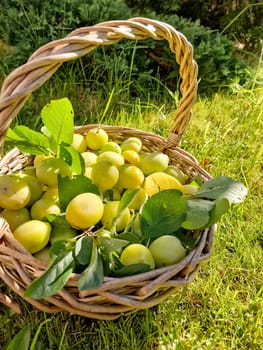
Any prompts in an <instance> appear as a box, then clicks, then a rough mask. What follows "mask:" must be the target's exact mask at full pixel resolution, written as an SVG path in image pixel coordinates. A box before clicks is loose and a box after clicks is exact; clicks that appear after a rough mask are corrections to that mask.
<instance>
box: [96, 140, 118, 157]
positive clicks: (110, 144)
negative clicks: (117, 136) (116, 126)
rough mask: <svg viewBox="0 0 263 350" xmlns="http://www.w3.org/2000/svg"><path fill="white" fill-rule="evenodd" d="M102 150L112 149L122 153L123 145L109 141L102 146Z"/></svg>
mask: <svg viewBox="0 0 263 350" xmlns="http://www.w3.org/2000/svg"><path fill="white" fill-rule="evenodd" d="M100 151H101V152H106V151H112V152H116V153H119V154H121V147H120V146H119V145H118V144H117V142H114V141H108V142H107V143H105V144H104V145H103V146H102V147H101V150H100Z"/></svg>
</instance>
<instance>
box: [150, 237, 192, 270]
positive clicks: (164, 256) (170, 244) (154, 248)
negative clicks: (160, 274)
mask: <svg viewBox="0 0 263 350" xmlns="http://www.w3.org/2000/svg"><path fill="white" fill-rule="evenodd" d="M149 250H150V252H151V253H152V256H153V258H154V261H155V265H156V267H162V266H169V265H173V264H176V263H177V262H179V261H180V260H182V259H183V258H184V257H185V253H186V251H185V248H184V247H183V245H182V243H181V241H180V240H179V239H178V238H177V237H175V236H170V235H163V236H161V237H159V238H157V239H156V240H154V241H153V242H152V243H151V245H150V246H149Z"/></svg>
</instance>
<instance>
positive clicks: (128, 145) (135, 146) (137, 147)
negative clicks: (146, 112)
mask: <svg viewBox="0 0 263 350" xmlns="http://www.w3.org/2000/svg"><path fill="white" fill-rule="evenodd" d="M121 149H122V151H127V150H133V151H135V152H137V153H139V152H140V151H141V149H142V141H141V140H140V139H139V138H138V137H132V136H131V137H128V138H127V139H125V140H123V141H122V143H121Z"/></svg>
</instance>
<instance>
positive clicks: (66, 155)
mask: <svg viewBox="0 0 263 350" xmlns="http://www.w3.org/2000/svg"><path fill="white" fill-rule="evenodd" d="M59 158H61V159H63V160H64V161H65V162H66V163H68V165H69V166H70V167H71V169H72V171H73V172H74V173H75V174H78V175H83V173H84V169H85V163H84V159H83V157H82V156H81V154H80V153H79V152H78V151H77V150H75V148H73V147H72V146H67V145H65V144H64V143H63V144H62V145H60V151H59Z"/></svg>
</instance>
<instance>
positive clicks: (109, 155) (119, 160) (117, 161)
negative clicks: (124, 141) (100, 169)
mask: <svg viewBox="0 0 263 350" xmlns="http://www.w3.org/2000/svg"><path fill="white" fill-rule="evenodd" d="M101 160H107V161H108V162H111V163H112V164H114V165H115V166H116V167H117V168H118V167H120V166H121V165H123V164H124V158H123V156H122V155H121V154H119V153H117V152H113V151H105V152H102V153H100V154H99V155H98V158H97V162H99V161H101Z"/></svg>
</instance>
